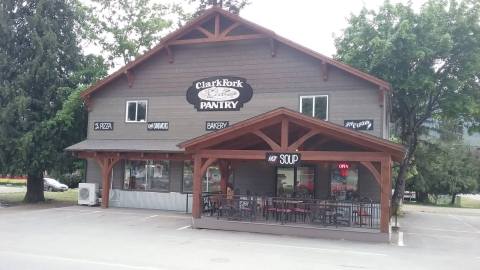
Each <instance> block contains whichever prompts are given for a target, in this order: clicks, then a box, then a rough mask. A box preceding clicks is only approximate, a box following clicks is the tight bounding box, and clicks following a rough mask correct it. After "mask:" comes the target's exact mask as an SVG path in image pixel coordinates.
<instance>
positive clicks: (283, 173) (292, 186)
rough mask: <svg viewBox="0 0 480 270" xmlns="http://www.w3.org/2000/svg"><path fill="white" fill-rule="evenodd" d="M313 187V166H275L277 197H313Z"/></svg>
mask: <svg viewBox="0 0 480 270" xmlns="http://www.w3.org/2000/svg"><path fill="white" fill-rule="evenodd" d="M314 189H315V168H314V167H310V166H302V167H295V168H282V167H278V168H277V196H278V197H287V198H290V197H296V198H313V197H314V194H315V191H314Z"/></svg>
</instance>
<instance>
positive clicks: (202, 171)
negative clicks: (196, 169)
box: [200, 157, 217, 176]
mask: <svg viewBox="0 0 480 270" xmlns="http://www.w3.org/2000/svg"><path fill="white" fill-rule="evenodd" d="M216 161H217V159H216V158H213V157H210V158H208V159H207V160H206V161H205V163H203V165H202V167H201V169H200V174H201V175H202V176H203V175H205V172H206V171H207V169H208V167H210V166H211V165H212V164H213V163H215V162H216Z"/></svg>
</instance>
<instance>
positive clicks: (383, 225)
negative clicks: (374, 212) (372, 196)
mask: <svg viewBox="0 0 480 270" xmlns="http://www.w3.org/2000/svg"><path fill="white" fill-rule="evenodd" d="M391 163H392V162H391V157H390V156H388V157H387V158H385V159H383V160H382V162H381V179H382V182H381V185H380V193H381V194H380V209H381V210H380V211H381V217H380V231H381V232H382V233H388V232H389V230H390V228H389V227H390V198H391V197H392V196H391V194H392V177H391V171H392V168H391Z"/></svg>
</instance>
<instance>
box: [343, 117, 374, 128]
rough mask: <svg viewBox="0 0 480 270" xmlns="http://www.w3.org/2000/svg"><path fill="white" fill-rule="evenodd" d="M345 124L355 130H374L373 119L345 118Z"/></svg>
mask: <svg viewBox="0 0 480 270" xmlns="http://www.w3.org/2000/svg"><path fill="white" fill-rule="evenodd" d="M343 124H344V126H345V127H347V128H351V129H354V130H373V120H372V119H369V120H345V121H344V122H343Z"/></svg>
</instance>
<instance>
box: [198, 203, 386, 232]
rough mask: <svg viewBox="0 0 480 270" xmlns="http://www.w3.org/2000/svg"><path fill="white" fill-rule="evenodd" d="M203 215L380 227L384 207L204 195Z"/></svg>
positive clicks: (244, 219)
mask: <svg viewBox="0 0 480 270" xmlns="http://www.w3.org/2000/svg"><path fill="white" fill-rule="evenodd" d="M202 198H203V200H202V202H203V206H202V207H203V216H210V217H215V218H217V219H226V220H236V221H248V222H263V223H280V224H309V225H317V226H318V225H319V226H335V227H361V228H368V229H379V228H380V204H379V203H376V202H371V201H329V200H318V199H303V198H277V197H258V196H241V195H238V196H228V195H224V194H215V195H214V194H209V195H203V196H202Z"/></svg>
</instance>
